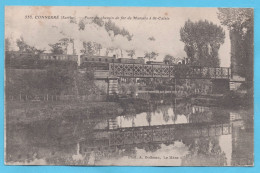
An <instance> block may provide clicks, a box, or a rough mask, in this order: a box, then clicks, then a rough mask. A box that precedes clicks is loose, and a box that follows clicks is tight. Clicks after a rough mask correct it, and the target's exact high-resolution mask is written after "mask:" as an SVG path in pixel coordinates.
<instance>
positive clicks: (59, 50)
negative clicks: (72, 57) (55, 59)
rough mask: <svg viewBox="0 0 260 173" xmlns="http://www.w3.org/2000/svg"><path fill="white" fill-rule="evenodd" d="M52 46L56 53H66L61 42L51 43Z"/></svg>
mask: <svg viewBox="0 0 260 173" xmlns="http://www.w3.org/2000/svg"><path fill="white" fill-rule="evenodd" d="M49 46H50V47H51V50H50V51H51V52H52V53H54V54H64V50H63V48H62V45H61V43H55V44H49Z"/></svg>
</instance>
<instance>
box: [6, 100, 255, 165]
mask: <svg viewBox="0 0 260 173" xmlns="http://www.w3.org/2000/svg"><path fill="white" fill-rule="evenodd" d="M10 129H12V130H7V139H8V140H7V141H6V142H7V143H6V144H7V145H6V146H7V148H6V160H7V161H8V163H10V164H56V165H57V164H58V165H158V166H159V165H175V166H193V165H196V166H208V165H210V166H232V165H234V166H244V165H252V164H253V143H254V142H253V111H250V110H248V109H237V110H226V109H223V108H216V107H206V106H196V105H191V104H188V103H179V104H171V105H163V104H157V105H152V106H151V109H150V111H148V112H142V113H138V114H136V113H127V114H124V115H121V116H116V117H102V118H86V116H78V117H76V118H75V117H64V118H63V119H59V120H46V121H43V122H38V123H35V124H33V125H17V126H16V127H12V128H10Z"/></svg>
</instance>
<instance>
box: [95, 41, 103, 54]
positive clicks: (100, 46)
mask: <svg viewBox="0 0 260 173" xmlns="http://www.w3.org/2000/svg"><path fill="white" fill-rule="evenodd" d="M94 49H95V52H96V54H97V53H98V55H99V56H100V50H101V49H102V45H101V44H99V43H96V42H94Z"/></svg>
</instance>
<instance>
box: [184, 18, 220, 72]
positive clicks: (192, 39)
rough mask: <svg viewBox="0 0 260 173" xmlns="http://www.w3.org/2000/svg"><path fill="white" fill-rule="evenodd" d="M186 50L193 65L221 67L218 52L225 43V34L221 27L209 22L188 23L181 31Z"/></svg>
mask: <svg viewBox="0 0 260 173" xmlns="http://www.w3.org/2000/svg"><path fill="white" fill-rule="evenodd" d="M180 36H181V41H182V42H184V44H185V47H184V50H185V52H186V54H187V56H188V58H189V59H190V60H191V63H192V64H193V65H201V66H209V67H217V66H219V57H218V51H219V48H220V45H221V44H223V43H224V40H225V32H224V30H223V28H222V27H221V26H218V25H215V24H213V23H212V22H209V21H207V20H205V21H202V20H200V21H198V22H191V21H190V20H188V21H186V22H185V24H184V26H183V27H182V28H181V29H180Z"/></svg>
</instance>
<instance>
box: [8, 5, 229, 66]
mask: <svg viewBox="0 0 260 173" xmlns="http://www.w3.org/2000/svg"><path fill="white" fill-rule="evenodd" d="M217 12H218V10H217V8H174V7H47V6H46V7H37V6H35V7H26V6H19V7H18V6H7V7H5V37H6V38H7V37H8V38H10V39H11V40H12V44H11V45H12V46H11V47H12V49H13V50H18V48H17V46H16V44H15V40H16V39H18V38H20V37H21V36H22V37H23V38H24V40H25V41H26V42H27V43H28V44H29V45H31V46H35V47H36V48H39V49H45V50H46V52H48V51H49V50H50V47H49V46H48V44H53V43H57V42H58V41H59V40H60V39H61V38H64V37H67V38H73V39H74V40H75V48H76V51H77V54H80V50H81V49H82V42H83V41H95V42H97V43H100V44H102V47H103V49H102V50H101V55H104V54H105V50H106V49H105V48H106V47H115V48H117V50H116V51H115V52H111V54H120V52H119V51H120V49H122V50H130V49H134V50H135V52H136V55H135V57H143V56H144V53H145V52H151V51H155V52H157V53H159V56H158V57H157V59H156V61H162V60H163V58H164V56H165V55H166V54H170V55H172V56H174V57H179V58H182V57H186V53H185V51H184V43H183V42H181V41H180V32H179V31H180V28H181V27H182V26H184V23H185V21H187V20H188V19H190V20H191V21H193V22H196V21H198V20H208V21H211V22H213V23H214V24H217V25H221V24H220V21H219V20H218V18H217ZM28 15H31V16H32V19H26V16H28ZM37 16H59V19H37ZM62 16H65V17H68V16H71V17H75V18H76V20H77V21H79V20H80V19H82V18H84V17H86V16H87V17H95V16H98V17H105V18H111V17H112V18H114V19H111V20H112V21H113V22H114V23H116V25H117V26H119V27H120V28H125V29H126V30H128V31H129V32H130V34H133V38H132V40H131V41H128V40H127V38H126V37H123V36H120V35H116V36H114V34H113V32H107V31H106V30H105V29H104V27H99V26H97V25H96V24H93V23H91V20H85V21H86V27H85V29H84V30H79V29H78V25H77V24H72V23H70V22H69V19H62ZM134 17H137V18H145V20H142V19H134ZM150 17H151V19H152V20H150ZM154 17H156V20H153V18H154ZM130 18H131V19H130ZM159 19H160V20H159ZM162 19H164V20H162ZM103 20H104V21H108V19H103ZM222 27H223V29H224V31H225V35H226V38H225V42H224V44H223V45H221V47H220V50H219V57H220V65H221V66H222V67H229V66H230V38H229V32H228V29H227V27H225V26H222ZM149 37H154V38H155V40H154V41H150V40H149V39H148V38H149ZM70 47H71V45H70ZM70 47H69V51H68V53H71V52H72V49H70ZM70 50H71V51H70ZM110 56H112V55H110ZM123 57H127V53H126V52H125V51H123Z"/></svg>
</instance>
